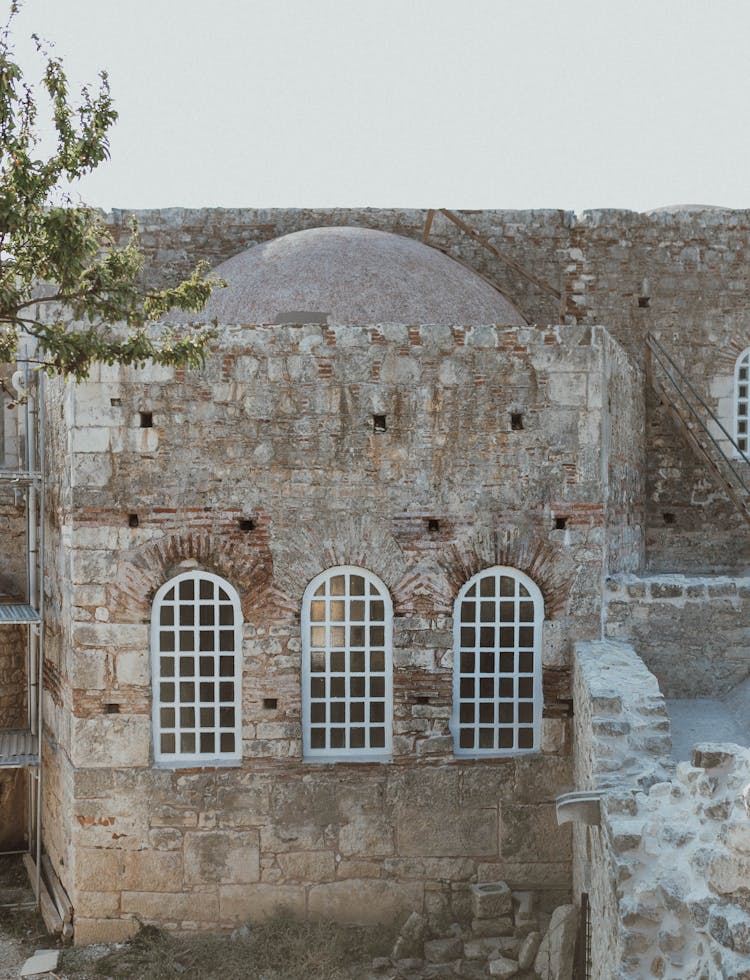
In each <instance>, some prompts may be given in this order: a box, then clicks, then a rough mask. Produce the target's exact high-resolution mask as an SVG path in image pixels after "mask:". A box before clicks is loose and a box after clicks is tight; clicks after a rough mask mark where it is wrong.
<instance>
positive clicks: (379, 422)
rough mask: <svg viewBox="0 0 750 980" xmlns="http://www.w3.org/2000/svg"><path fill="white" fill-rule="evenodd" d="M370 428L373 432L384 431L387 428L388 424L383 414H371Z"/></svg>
mask: <svg viewBox="0 0 750 980" xmlns="http://www.w3.org/2000/svg"><path fill="white" fill-rule="evenodd" d="M372 430H373V432H386V431H387V430H388V424H387V420H386V417H385V415H373V417H372Z"/></svg>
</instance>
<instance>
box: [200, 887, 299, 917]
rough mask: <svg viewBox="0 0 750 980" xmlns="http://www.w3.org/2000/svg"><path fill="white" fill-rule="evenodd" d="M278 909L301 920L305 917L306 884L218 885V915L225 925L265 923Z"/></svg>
mask: <svg viewBox="0 0 750 980" xmlns="http://www.w3.org/2000/svg"><path fill="white" fill-rule="evenodd" d="M279 909H283V910H285V911H287V912H289V913H290V914H291V915H293V916H295V917H296V918H299V919H304V917H305V889H304V886H303V885H267V884H262V883H256V884H248V885H219V913H220V919H221V923H222V925H236V924H237V923H240V922H251V923H252V922H262V921H263V920H264V919H268V918H270V917H271V916H273V915H275V914H276V912H277V911H279Z"/></svg>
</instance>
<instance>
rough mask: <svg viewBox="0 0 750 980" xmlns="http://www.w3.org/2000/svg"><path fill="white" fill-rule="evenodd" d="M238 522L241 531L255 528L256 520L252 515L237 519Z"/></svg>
mask: <svg viewBox="0 0 750 980" xmlns="http://www.w3.org/2000/svg"><path fill="white" fill-rule="evenodd" d="M237 524H238V526H239V529H240V531H254V530H255V521H254V520H253V519H252V517H243V518H241V519H240V520H239V521H237Z"/></svg>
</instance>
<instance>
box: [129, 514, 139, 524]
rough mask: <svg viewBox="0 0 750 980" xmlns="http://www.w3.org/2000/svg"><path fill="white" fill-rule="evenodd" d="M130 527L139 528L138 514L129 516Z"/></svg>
mask: <svg viewBox="0 0 750 980" xmlns="http://www.w3.org/2000/svg"><path fill="white" fill-rule="evenodd" d="M128 527H138V515H137V514H128Z"/></svg>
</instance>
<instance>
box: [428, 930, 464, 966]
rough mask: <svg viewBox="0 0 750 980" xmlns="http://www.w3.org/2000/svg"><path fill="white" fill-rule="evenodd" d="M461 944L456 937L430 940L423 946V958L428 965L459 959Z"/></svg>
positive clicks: (461, 949)
mask: <svg viewBox="0 0 750 980" xmlns="http://www.w3.org/2000/svg"><path fill="white" fill-rule="evenodd" d="M462 952H463V942H462V941H461V939H460V937H458V936H449V937H448V938H447V939H431V940H429V941H428V942H426V943H425V944H424V958H425V959H426V960H427V962H428V963H448V962H450V961H451V960H457V959H460V957H461V954H462Z"/></svg>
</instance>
